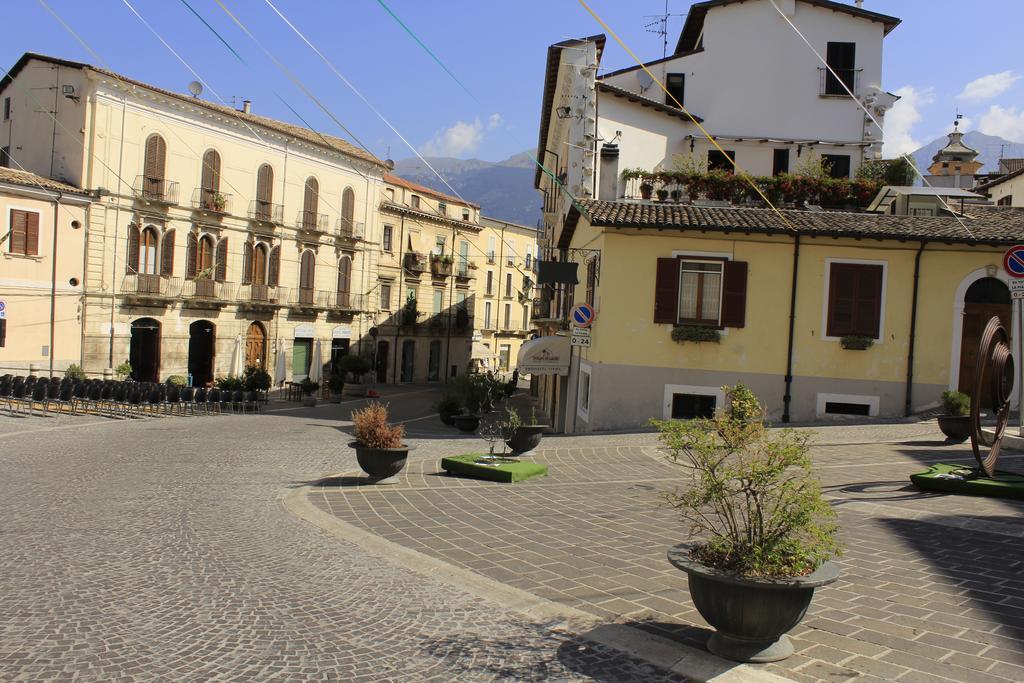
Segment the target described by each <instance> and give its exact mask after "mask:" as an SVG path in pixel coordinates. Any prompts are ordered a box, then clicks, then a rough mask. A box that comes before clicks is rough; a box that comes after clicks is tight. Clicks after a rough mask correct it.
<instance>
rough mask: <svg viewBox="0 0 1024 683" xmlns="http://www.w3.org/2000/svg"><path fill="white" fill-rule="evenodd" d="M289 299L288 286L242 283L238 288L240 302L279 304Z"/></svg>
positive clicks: (257, 304) (258, 304)
mask: <svg viewBox="0 0 1024 683" xmlns="http://www.w3.org/2000/svg"><path fill="white" fill-rule="evenodd" d="M287 299H288V288H287V287H278V286H277V285H257V284H249V285H241V286H239V288H238V298H237V300H238V303H240V304H248V305H254V306H260V305H265V306H279V305H281V304H283V303H284V302H285V301H287Z"/></svg>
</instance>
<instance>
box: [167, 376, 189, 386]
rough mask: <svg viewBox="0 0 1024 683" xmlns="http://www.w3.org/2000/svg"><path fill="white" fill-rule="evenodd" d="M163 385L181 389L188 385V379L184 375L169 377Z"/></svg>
mask: <svg viewBox="0 0 1024 683" xmlns="http://www.w3.org/2000/svg"><path fill="white" fill-rule="evenodd" d="M165 383H166V384H170V385H174V386H176V387H183V386H185V385H186V384H188V378H187V377H185V375H171V376H170V377H168V378H167V381H166V382H165Z"/></svg>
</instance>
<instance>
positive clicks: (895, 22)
mask: <svg viewBox="0 0 1024 683" xmlns="http://www.w3.org/2000/svg"><path fill="white" fill-rule="evenodd" d="M798 1H799V2H806V3H807V4H808V5H814V6H816V7H823V8H825V9H830V10H832V11H833V12H843V13H845V14H849V15H852V16H855V17H860V18H861V19H868V20H870V21H877V22H880V23H881V24H882V26H883V30H884V31H885V35H888V34H889V32H890V31H892V30H893V29H894V28H896V27H897V26H899V24H900V19H898V18H897V17H891V16H889V15H888V14H879V13H878V12H869V11H868V10H866V9H861V8H860V7H855V6H854V5H847V4H844V3H841V2H832V0H798ZM736 2H744V0H708V1H707V2H698V3H694V4H693V5H691V6H690V10H689V12H688V13H687V15H686V23H684V24H683V30H682V31H680V33H679V42H677V43H676V52H685V51H688V50H692V49H693V48H695V47H696V45H695V43H696V42H697V39H698V38H699V36H700V35H701V33H703V31H704V18H705V17H706V16H707V13H708V10H709V9H711V8H712V7H721V6H723V5H731V4H733V3H736Z"/></svg>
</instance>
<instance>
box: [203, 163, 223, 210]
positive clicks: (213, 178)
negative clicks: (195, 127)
mask: <svg viewBox="0 0 1024 683" xmlns="http://www.w3.org/2000/svg"><path fill="white" fill-rule="evenodd" d="M199 185H200V192H201V193H202V197H201V201H202V207H203V208H204V209H208V210H211V211H212V210H214V209H216V208H217V205H218V202H217V195H218V194H220V154H219V153H218V152H217V150H215V149H208V150H206V152H205V153H204V154H203V168H202V179H201V180H200V183H199Z"/></svg>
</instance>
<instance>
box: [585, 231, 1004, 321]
mask: <svg viewBox="0 0 1024 683" xmlns="http://www.w3.org/2000/svg"><path fill="white" fill-rule="evenodd" d="M1021 248H1022V249H1024V247H1021ZM1022 258H1024V256H1022ZM1021 277H1024V275H1022V276H1021ZM596 317H597V311H595V310H594V307H593V306H591V305H590V304H577V305H576V306H575V307H573V309H572V312H571V313H569V319H570V320H572V324H573V325H575V326H576V327H590V325H591V324H592V323H593V322H594V318H596Z"/></svg>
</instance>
